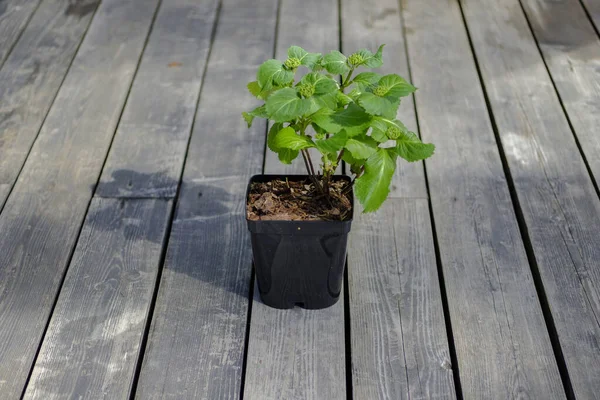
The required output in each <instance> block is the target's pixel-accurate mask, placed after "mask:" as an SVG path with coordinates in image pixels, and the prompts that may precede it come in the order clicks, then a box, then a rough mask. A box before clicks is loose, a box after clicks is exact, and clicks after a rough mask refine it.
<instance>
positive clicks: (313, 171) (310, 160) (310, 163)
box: [302, 149, 317, 176]
mask: <svg viewBox="0 0 600 400" xmlns="http://www.w3.org/2000/svg"><path fill="white" fill-rule="evenodd" d="M302 151H304V152H305V153H306V158H307V159H308V164H309V165H310V169H311V170H312V174H313V175H315V176H316V175H317V174H316V173H315V167H314V165H313V162H312V158H310V153H309V152H308V150H306V149H305V150H302Z"/></svg>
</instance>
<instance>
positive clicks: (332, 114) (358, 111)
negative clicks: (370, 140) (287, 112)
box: [312, 103, 371, 137]
mask: <svg viewBox="0 0 600 400" xmlns="http://www.w3.org/2000/svg"><path fill="white" fill-rule="evenodd" d="M312 120H313V122H314V123H315V124H317V125H319V126H320V127H321V128H322V129H325V130H326V131H327V132H330V133H337V132H339V131H341V130H342V129H344V130H345V131H346V133H347V134H348V137H352V136H356V135H360V134H361V133H364V131H365V130H366V129H367V128H368V127H369V124H370V123H371V116H370V115H369V114H367V113H366V112H365V111H364V110H363V109H362V108H360V107H359V106H357V105H356V104H354V103H350V104H348V107H346V108H344V109H341V110H338V111H333V110H330V109H327V108H322V109H321V110H319V111H318V112H317V113H315V114H314V115H313V116H312Z"/></svg>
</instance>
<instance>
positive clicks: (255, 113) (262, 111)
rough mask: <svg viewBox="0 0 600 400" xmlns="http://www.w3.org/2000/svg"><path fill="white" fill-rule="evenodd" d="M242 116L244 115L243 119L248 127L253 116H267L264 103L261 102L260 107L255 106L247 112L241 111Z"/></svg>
mask: <svg viewBox="0 0 600 400" xmlns="http://www.w3.org/2000/svg"><path fill="white" fill-rule="evenodd" d="M242 116H243V117H244V119H245V120H246V123H247V124H248V128H250V127H251V126H252V121H253V120H254V117H259V118H268V115H267V108H266V107H265V105H264V104H263V105H262V106H260V107H256V108H255V109H254V110H252V111H249V112H243V113H242Z"/></svg>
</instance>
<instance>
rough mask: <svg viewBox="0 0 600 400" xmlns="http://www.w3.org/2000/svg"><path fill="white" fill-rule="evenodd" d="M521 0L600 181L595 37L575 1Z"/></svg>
mask: <svg viewBox="0 0 600 400" xmlns="http://www.w3.org/2000/svg"><path fill="white" fill-rule="evenodd" d="M522 3H523V6H524V8H525V10H526V12H527V15H528V16H529V21H530V23H531V26H532V28H533V31H534V34H535V36H536V37H537V42H538V44H539V46H540V48H541V50H542V54H543V56H544V58H545V60H546V65H547V66H548V69H549V71H550V74H551V75H552V79H553V81H554V84H555V85H556V89H557V90H558V93H559V95H560V99H561V101H562V104H563V106H564V107H565V110H566V112H567V114H568V116H569V119H570V121H571V124H572V126H573V128H574V130H575V134H576V135H577V137H578V139H579V143H580V144H581V148H582V150H583V154H585V156H586V160H587V163H588V165H589V166H590V169H591V171H592V173H593V174H594V177H595V180H596V184H597V185H600V157H598V154H600V135H598V134H597V128H598V126H600V74H599V71H600V40H599V38H598V36H597V35H596V32H595V31H594V28H593V26H592V24H591V22H590V21H589V19H588V17H587V16H586V14H585V12H584V10H583V8H582V7H581V4H580V3H579V1H577V0H561V1H546V0H536V1H532V0H525V1H523V2H522Z"/></svg>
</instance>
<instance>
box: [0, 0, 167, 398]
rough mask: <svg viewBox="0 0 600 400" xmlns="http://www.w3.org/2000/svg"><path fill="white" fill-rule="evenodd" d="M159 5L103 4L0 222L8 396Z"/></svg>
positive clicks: (20, 380) (15, 391) (3, 382)
mask: <svg viewBox="0 0 600 400" xmlns="http://www.w3.org/2000/svg"><path fill="white" fill-rule="evenodd" d="M156 6H157V1H155V0H134V1H130V2H122V1H120V0H107V1H106V2H103V3H102V5H101V6H100V8H99V9H98V11H97V13H96V16H95V18H94V21H93V22H92V24H91V25H90V28H89V32H88V34H87V36H86V38H85V40H84V42H83V44H82V45H81V47H80V49H79V53H78V55H77V57H76V59H75V60H74V63H73V65H72V67H71V69H70V72H69V74H68V75H67V77H66V79H65V82H64V83H63V85H62V87H61V89H60V91H59V93H58V96H57V99H56V101H55V102H54V106H53V107H52V109H51V110H50V112H49V114H48V117H47V118H46V122H45V123H44V125H43V127H42V129H41V132H40V134H39V136H38V139H37V140H36V142H35V144H34V146H33V149H32V151H31V154H30V156H29V158H28V159H27V161H26V163H25V166H24V167H23V171H22V173H21V175H20V176H19V180H18V181H17V183H16V184H15V186H14V189H13V191H12V193H11V195H10V197H9V199H8V200H7V202H6V204H5V206H4V210H3V212H2V214H0V232H1V233H2V234H1V235H0V249H1V250H2V251H0V327H1V328H0V377H2V378H1V379H0V393H2V395H3V396H4V397H6V398H14V397H17V396H19V395H21V393H22V390H23V385H24V383H25V381H26V379H27V376H28V374H29V370H30V367H31V364H32V362H33V360H34V357H35V354H36V351H37V349H38V344H39V343H40V340H41V338H42V334H43V331H44V328H45V326H46V323H47V321H48V318H49V314H50V311H51V309H52V306H53V304H54V300H55V298H56V295H57V290H58V288H59V285H60V282H61V279H62V277H63V274H64V271H65V268H66V267H67V263H68V261H69V258H70V254H71V252H72V249H73V248H74V246H75V241H76V239H77V235H78V233H79V228H80V227H81V224H82V222H83V219H84V216H85V213H86V210H87V207H88V204H89V201H90V198H91V196H92V187H93V185H94V184H95V183H96V181H97V179H98V177H99V175H100V170H101V168H102V163H103V161H104V158H105V156H106V152H107V151H108V146H109V143H110V139H111V138H112V135H113V134H114V130H115V127H116V124H117V121H118V117H119V115H120V112H121V110H122V108H123V103H124V101H125V98H126V95H127V91H128V88H129V86H130V83H131V80H132V78H133V73H134V71H135V68H136V65H137V62H138V60H139V57H140V55H141V51H142V48H143V45H144V42H145V39H146V35H147V34H148V31H149V28H150V24H151V21H152V17H153V14H154V11H155V9H156ZM9 232H10V234H9Z"/></svg>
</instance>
